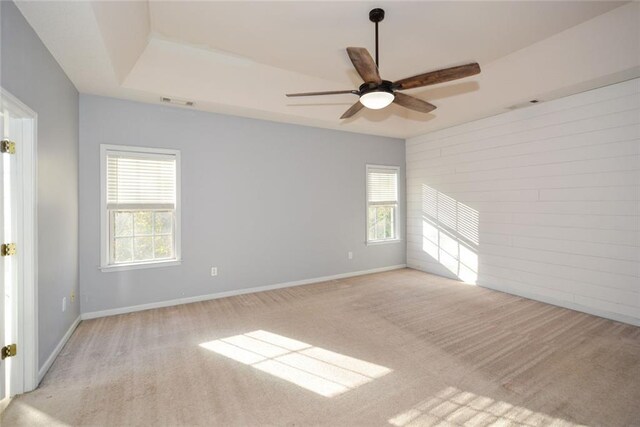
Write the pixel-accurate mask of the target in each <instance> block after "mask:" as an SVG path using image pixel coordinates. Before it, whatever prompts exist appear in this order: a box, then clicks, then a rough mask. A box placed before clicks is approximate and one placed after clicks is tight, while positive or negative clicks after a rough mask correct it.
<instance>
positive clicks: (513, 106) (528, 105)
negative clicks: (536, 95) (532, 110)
mask: <svg viewBox="0 0 640 427" xmlns="http://www.w3.org/2000/svg"><path fill="white" fill-rule="evenodd" d="M540 102H542V101H540V100H539V99H532V100H531V101H526V102H521V103H519V104H514V105H512V106H510V107H507V108H506V109H507V110H519V109H520V108H524V107H530V106H531V105H533V104H538V103H540Z"/></svg>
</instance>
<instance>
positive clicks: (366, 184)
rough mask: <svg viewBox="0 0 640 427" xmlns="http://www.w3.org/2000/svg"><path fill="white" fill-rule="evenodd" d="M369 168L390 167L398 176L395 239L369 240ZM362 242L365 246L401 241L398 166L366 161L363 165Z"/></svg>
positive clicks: (394, 225)
mask: <svg viewBox="0 0 640 427" xmlns="http://www.w3.org/2000/svg"><path fill="white" fill-rule="evenodd" d="M369 169H390V170H395V171H396V174H397V176H398V182H397V185H398V200H397V201H396V204H397V206H396V217H395V222H394V224H393V228H394V234H395V235H396V238H395V239H386V240H369ZM364 205H365V208H364V217H365V220H364V242H365V245H367V246H376V245H388V244H390V243H400V242H402V238H401V237H400V233H399V231H400V217H401V215H400V166H392V165H376V164H371V163H367V164H366V165H365V170H364Z"/></svg>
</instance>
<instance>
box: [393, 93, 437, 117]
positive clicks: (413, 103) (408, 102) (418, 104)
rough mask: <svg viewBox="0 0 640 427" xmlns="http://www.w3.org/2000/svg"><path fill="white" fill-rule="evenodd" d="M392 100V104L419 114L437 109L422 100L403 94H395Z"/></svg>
mask: <svg viewBox="0 0 640 427" xmlns="http://www.w3.org/2000/svg"><path fill="white" fill-rule="evenodd" d="M394 95H395V98H394V99H393V103H394V104H398V105H402V106H403V107H405V108H409V109H410V110H415V111H419V112H421V113H428V112H430V111H433V110H435V109H436V108H437V107H436V106H435V105H433V104H429V103H428V102H427V101H423V100H422V99H418V98H414V97H413V96H409V95H405V94H404V93H400V92H396V93H395V94H394Z"/></svg>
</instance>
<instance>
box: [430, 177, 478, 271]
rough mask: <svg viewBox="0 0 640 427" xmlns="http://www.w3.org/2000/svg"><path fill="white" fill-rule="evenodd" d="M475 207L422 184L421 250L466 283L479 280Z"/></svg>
mask: <svg viewBox="0 0 640 427" xmlns="http://www.w3.org/2000/svg"><path fill="white" fill-rule="evenodd" d="M479 222H480V215H479V213H478V211H477V210H475V209H473V208H470V207H469V206H467V205H465V204H463V203H460V202H458V201H456V200H455V199H453V198H451V197H449V196H447V195H446V194H443V193H441V192H439V191H438V190H436V189H434V188H431V187H429V186H428V185H425V184H422V250H423V251H424V252H426V253H427V254H429V255H430V256H431V257H432V258H434V259H435V260H436V261H437V262H438V263H440V264H441V265H443V266H444V267H445V268H446V269H447V270H449V271H450V272H452V273H453V274H455V275H456V276H457V277H458V278H459V279H460V280H462V281H463V282H466V283H472V284H475V283H476V281H477V280H478V246H479V244H480V242H479V233H478V227H479Z"/></svg>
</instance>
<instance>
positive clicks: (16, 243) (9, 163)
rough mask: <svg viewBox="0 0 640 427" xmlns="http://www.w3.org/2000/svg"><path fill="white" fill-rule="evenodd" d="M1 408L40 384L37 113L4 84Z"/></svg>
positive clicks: (0, 121) (0, 95) (0, 130)
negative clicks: (38, 380) (38, 355)
mask: <svg viewBox="0 0 640 427" xmlns="http://www.w3.org/2000/svg"><path fill="white" fill-rule="evenodd" d="M0 91H1V92H0V114H1V115H0V136H1V137H2V146H1V148H2V149H1V150H0V151H1V154H0V176H1V177H2V182H1V184H0V244H2V247H1V248H0V254H1V255H2V256H1V257H0V291H1V292H2V294H1V295H0V296H1V297H2V299H1V300H0V348H2V350H3V351H2V355H3V356H4V358H3V359H2V360H0V411H1V410H2V409H4V407H6V405H7V404H8V403H9V400H10V399H11V397H13V396H15V395H17V394H21V393H24V392H27V391H31V390H33V389H35V388H36V387H37V385H38V384H37V372H38V360H37V354H38V348H37V345H38V342H37V293H36V283H37V282H36V280H37V268H36V266H37V263H36V257H37V247H36V244H37V243H36V242H37V240H36V235H37V234H36V230H37V222H36V129H37V115H36V114H35V112H34V111H33V110H31V109H30V108H29V107H27V106H26V105H24V104H23V103H22V102H20V101H19V100H18V99H17V98H15V97H14V96H13V95H11V94H10V93H9V92H7V91H5V90H4V89H1V88H0Z"/></svg>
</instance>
